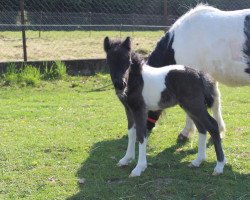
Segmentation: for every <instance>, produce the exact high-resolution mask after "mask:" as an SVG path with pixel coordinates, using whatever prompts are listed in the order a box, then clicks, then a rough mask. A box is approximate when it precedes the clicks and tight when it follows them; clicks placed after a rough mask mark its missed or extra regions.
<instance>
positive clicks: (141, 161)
mask: <svg viewBox="0 0 250 200" xmlns="http://www.w3.org/2000/svg"><path fill="white" fill-rule="evenodd" d="M133 116H134V120H135V126H136V135H137V139H138V140H139V157H138V162H137V165H136V167H135V168H134V169H133V170H132V172H131V174H130V177H135V176H140V175H141V173H142V172H143V171H144V170H145V169H146V168H147V157H146V147H147V124H146V123H147V112H146V111H145V110H144V109H140V110H137V111H133Z"/></svg>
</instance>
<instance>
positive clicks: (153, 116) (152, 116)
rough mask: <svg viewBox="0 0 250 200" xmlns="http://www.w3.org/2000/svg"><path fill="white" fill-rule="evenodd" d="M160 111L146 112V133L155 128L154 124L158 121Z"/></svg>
mask: <svg viewBox="0 0 250 200" xmlns="http://www.w3.org/2000/svg"><path fill="white" fill-rule="evenodd" d="M161 113H162V111H161V110H158V111H149V112H148V119H147V129H148V131H151V130H152V129H153V128H154V127H155V123H156V122H157V120H158V119H159V117H160V115H161Z"/></svg>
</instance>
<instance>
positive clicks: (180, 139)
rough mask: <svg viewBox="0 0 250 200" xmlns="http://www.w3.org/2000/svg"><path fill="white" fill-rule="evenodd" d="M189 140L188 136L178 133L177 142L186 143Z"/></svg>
mask: <svg viewBox="0 0 250 200" xmlns="http://www.w3.org/2000/svg"><path fill="white" fill-rule="evenodd" d="M188 140H189V138H188V137H186V136H185V135H182V134H181V133H180V134H179V135H178V138H177V142H178V143H186V142H187V141H188Z"/></svg>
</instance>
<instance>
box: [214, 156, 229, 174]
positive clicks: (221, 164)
mask: <svg viewBox="0 0 250 200" xmlns="http://www.w3.org/2000/svg"><path fill="white" fill-rule="evenodd" d="M226 163H227V160H226V158H225V157H224V161H222V162H218V161H217V164H216V166H215V168H214V172H213V175H214V176H218V175H220V174H222V173H223V168H224V166H225V164H226Z"/></svg>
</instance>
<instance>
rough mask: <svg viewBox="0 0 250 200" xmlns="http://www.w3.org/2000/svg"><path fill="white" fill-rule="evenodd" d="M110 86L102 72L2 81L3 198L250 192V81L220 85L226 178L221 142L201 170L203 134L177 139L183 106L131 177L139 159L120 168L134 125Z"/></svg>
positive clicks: (170, 114) (156, 134)
mask: <svg viewBox="0 0 250 200" xmlns="http://www.w3.org/2000/svg"><path fill="white" fill-rule="evenodd" d="M109 84H110V79H109V76H108V75H105V74H98V75H96V76H93V77H69V78H68V79H67V80H65V81H52V82H42V83H41V86H40V87H35V88H33V87H32V88H30V87H24V88H15V87H1V89H0V97H1V106H0V113H1V115H0V123H1V127H0V129H1V130H0V138H1V142H0V199H60V200H61V199H68V200H74V199H79V200H94V199H96V200H97V199H103V200H106V199H109V200H113V199H114V200H116V199H121V200H123V199H124V200H125V199H131V200H137V199H138V200H141V199H150V200H152V199H162V200H163V199H192V200H196V199H238V200H240V199H241V200H244V199H245V200H246V199H249V198H250V193H249V173H250V159H249V158H250V146H249V133H250V125H249V121H250V112H249V110H250V93H249V89H250V88H249V87H241V88H228V87H225V86H223V85H221V86H220V89H221V93H222V105H223V116H224V120H225V122H226V125H227V132H226V138H225V139H224V140H223V147H224V150H225V155H226V156H227V159H228V164H227V165H226V166H225V169H224V174H223V175H222V176H219V177H214V176H212V175H211V173H212V171H213V168H214V166H215V152H214V148H213V146H210V147H209V148H208V149H207V161H206V162H205V163H204V164H203V165H202V167H201V168H199V169H190V168H188V166H187V165H188V163H189V162H190V161H191V160H192V159H194V158H195V155H196V153H197V134H195V135H194V136H193V138H192V140H191V141H190V142H188V143H187V144H185V145H180V144H177V143H176V138H177V134H178V133H179V131H180V130H181V129H182V127H183V124H184V118H185V117H184V113H183V111H182V110H181V109H180V108H179V107H175V108H172V109H168V111H167V112H166V113H165V114H164V116H162V118H161V120H160V121H159V124H158V125H157V127H156V128H155V130H154V131H153V133H152V134H151V136H150V139H149V144H148V162H149V166H148V168H147V170H146V171H145V172H144V173H143V174H142V176H141V177H139V178H128V175H129V173H130V171H131V170H132V169H133V167H134V166H135V164H136V162H133V163H131V164H130V165H129V166H128V167H125V168H118V167H117V166H116V163H117V161H118V160H119V159H120V158H121V157H122V156H123V155H124V153H125V150H126V146H127V136H126V134H127V133H126V127H127V125H126V117H125V113H124V110H123V107H122V105H121V104H120V103H119V101H118V99H117V98H116V96H115V94H114V91H113V89H112V87H111V86H108V87H105V86H106V85H109ZM100 88H102V89H100ZM79 180H82V181H83V180H85V181H84V183H82V184H79Z"/></svg>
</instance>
